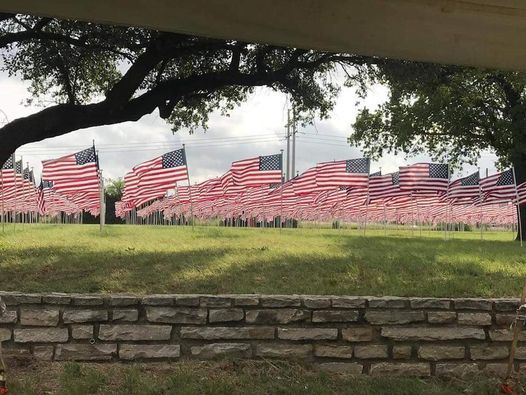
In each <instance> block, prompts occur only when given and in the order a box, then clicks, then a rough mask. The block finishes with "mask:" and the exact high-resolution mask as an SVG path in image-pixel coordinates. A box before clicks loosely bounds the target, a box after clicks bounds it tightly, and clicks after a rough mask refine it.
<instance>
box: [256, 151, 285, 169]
mask: <svg viewBox="0 0 526 395" xmlns="http://www.w3.org/2000/svg"><path fill="white" fill-rule="evenodd" d="M259 170H261V171H271V170H281V154H276V155H267V156H260V157H259Z"/></svg>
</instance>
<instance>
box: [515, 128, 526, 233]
mask: <svg viewBox="0 0 526 395" xmlns="http://www.w3.org/2000/svg"><path fill="white" fill-rule="evenodd" d="M525 134H526V133H525ZM523 137H525V139H526V136H523ZM520 140H523V139H520ZM516 148H517V149H516V150H515V152H514V155H513V170H514V171H515V183H516V185H517V186H518V185H520V184H522V183H523V182H526V143H522V144H521V143H519V144H516ZM517 217H518V218H517V223H518V224H519V226H518V227H517V237H516V240H518V241H520V237H521V234H520V233H521V228H522V240H523V241H526V237H525V236H526V235H525V232H526V204H522V205H521V206H520V207H518V208H517ZM519 220H520V223H519Z"/></svg>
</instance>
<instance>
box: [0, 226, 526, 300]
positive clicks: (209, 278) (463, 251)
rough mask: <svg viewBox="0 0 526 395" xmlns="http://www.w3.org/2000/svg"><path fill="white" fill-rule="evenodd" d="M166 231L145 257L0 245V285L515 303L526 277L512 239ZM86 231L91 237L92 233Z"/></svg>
mask: <svg viewBox="0 0 526 395" xmlns="http://www.w3.org/2000/svg"><path fill="white" fill-rule="evenodd" d="M164 229H165V228H163V227H156V228H155V231H156V232H158V231H160V235H161V236H162V237H158V238H157V237H156V238H152V239H151V240H152V242H151V243H153V244H154V245H153V248H154V250H145V249H144V243H146V242H144V241H143V245H142V246H141V245H139V246H137V247H135V245H134V243H133V240H130V239H127V238H126V230H125V229H124V230H121V229H120V228H119V229H116V228H115V229H114V230H112V232H110V234H108V235H105V236H103V239H104V238H106V237H110V238H112V244H111V245H110V244H107V245H102V244H101V245H99V246H95V247H97V248H93V245H92V244H90V243H89V242H85V240H84V239H79V241H77V242H76V241H75V240H70V241H69V242H68V244H67V245H62V244H58V245H56V246H54V247H52V246H41V247H37V246H34V245H33V246H25V245H19V244H17V242H16V240H15V241H13V242H12V244H11V245H8V246H5V245H4V246H2V245H0V276H1V277H0V278H1V286H0V288H1V289H3V290H17V291H31V292H48V291H60V292H133V293H142V294H146V293H284V294H291V293H306V294H348V295H399V296H448V297H454V296H488V297H489V296H515V295H516V294H517V293H518V292H519V291H520V289H521V287H522V283H523V281H524V278H525V277H526V254H524V250H522V249H521V248H520V246H519V245H518V244H517V245H516V244H514V243H512V242H501V241H480V240H460V239H455V240H449V241H444V240H441V239H440V238H409V237H390V236H389V237H382V236H374V237H358V236H356V235H352V236H349V235H348V234H345V233H343V234H342V233H338V232H319V231H316V232H306V233H305V234H301V236H300V237H299V236H298V233H296V232H293V231H287V230H285V231H283V233H282V234H281V236H280V237H279V238H276V237H275V235H276V234H277V233H276V232H278V230H276V232H261V233H258V234H257V235H258V237H259V238H251V236H253V235H254V233H250V232H251V231H252V230H248V231H247V232H239V231H234V230H231V231H230V230H229V229H227V230H225V229H222V228H199V227H196V230H195V231H194V232H195V233H194V232H191V231H189V232H187V233H186V235H187V236H188V237H189V239H190V240H192V239H207V238H209V239H210V240H211V241H210V242H208V243H207V242H206V241H205V242H203V241H202V240H201V241H200V242H199V243H198V242H197V241H196V242H195V244H194V243H191V242H190V243H189V242H188V238H187V239H186V241H183V244H181V245H178V246H176V244H177V242H178V239H177V236H178V235H179V234H181V235H182V233H181V232H179V230H177V229H176V230H174V229H173V228H170V227H166V229H167V232H166V233H164V232H163V230H164ZM87 232H89V234H90V235H91V234H93V235H96V234H97V232H98V230H97V229H95V228H91V229H87ZM178 232H179V233H178ZM156 235H157V234H156ZM320 236H322V237H323V238H321V237H320ZM36 238H38V234H37V236H36ZM243 238H245V239H246V240H244V241H243V242H239V241H237V240H236V239H243ZM149 240H150V239H147V241H148V242H149ZM212 240H213V242H212ZM91 243H97V239H96V238H93V239H92V240H91ZM155 243H158V245H159V246H160V247H162V248H159V250H160V251H156V250H155V247H156V245H155ZM146 244H148V243H146ZM172 244H173V245H174V247H173V249H172V250H170V249H171V245H172ZM149 247H150V248H152V245H151V244H150V245H149ZM163 249H164V250H163Z"/></svg>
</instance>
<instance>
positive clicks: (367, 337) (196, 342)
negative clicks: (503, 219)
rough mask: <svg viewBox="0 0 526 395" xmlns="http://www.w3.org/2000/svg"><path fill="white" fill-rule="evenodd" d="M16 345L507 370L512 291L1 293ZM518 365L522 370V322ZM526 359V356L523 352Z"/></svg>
mask: <svg viewBox="0 0 526 395" xmlns="http://www.w3.org/2000/svg"><path fill="white" fill-rule="evenodd" d="M0 297H2V298H3V299H4V301H5V302H6V304H7V305H8V311H7V313H6V314H5V315H4V316H2V317H0V341H2V342H3V345H4V347H5V348H6V349H8V351H10V352H13V353H19V354H24V353H25V354H29V353H31V354H32V355H33V356H34V357H35V358H38V359H43V360H55V361H71V360H75V361H118V360H121V361H137V360H151V361H153V360H156V361H157V360H179V359H212V358H262V357H263V358H281V359H284V358H293V359H299V360H301V361H303V362H305V363H308V364H313V365H314V366H316V367H317V368H319V369H323V370H327V371H335V372H347V373H351V374H370V375H417V376H430V375H437V376H448V375H449V376H450V375H453V376H461V375H465V374H473V373H478V372H482V373H484V374H497V375H501V374H503V372H504V371H505V367H506V361H507V357H508V355H509V347H510V340H511V333H510V330H509V325H510V322H511V321H512V320H513V318H514V315H515V309H516V308H517V306H518V301H517V300H510V299H493V300H489V299H434V298H397V297H381V298H378V297H350V296H349V297H344V296H296V295H292V296H279V295H220V296H216V295H150V296H143V297H137V296H129V295H107V296H99V295H67V294H43V295H39V294H21V293H0ZM521 341H525V342H524V343H519V344H520V346H519V349H518V352H517V359H518V361H517V362H516V364H515V369H516V370H524V371H526V332H524V333H522V334H521ZM521 361H524V362H521Z"/></svg>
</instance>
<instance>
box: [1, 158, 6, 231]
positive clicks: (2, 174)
mask: <svg viewBox="0 0 526 395" xmlns="http://www.w3.org/2000/svg"><path fill="white" fill-rule="evenodd" d="M2 165H3V164H2ZM3 167H4V166H2V167H1V168H0V192H1V193H2V233H3V232H5V219H4V168H3Z"/></svg>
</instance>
